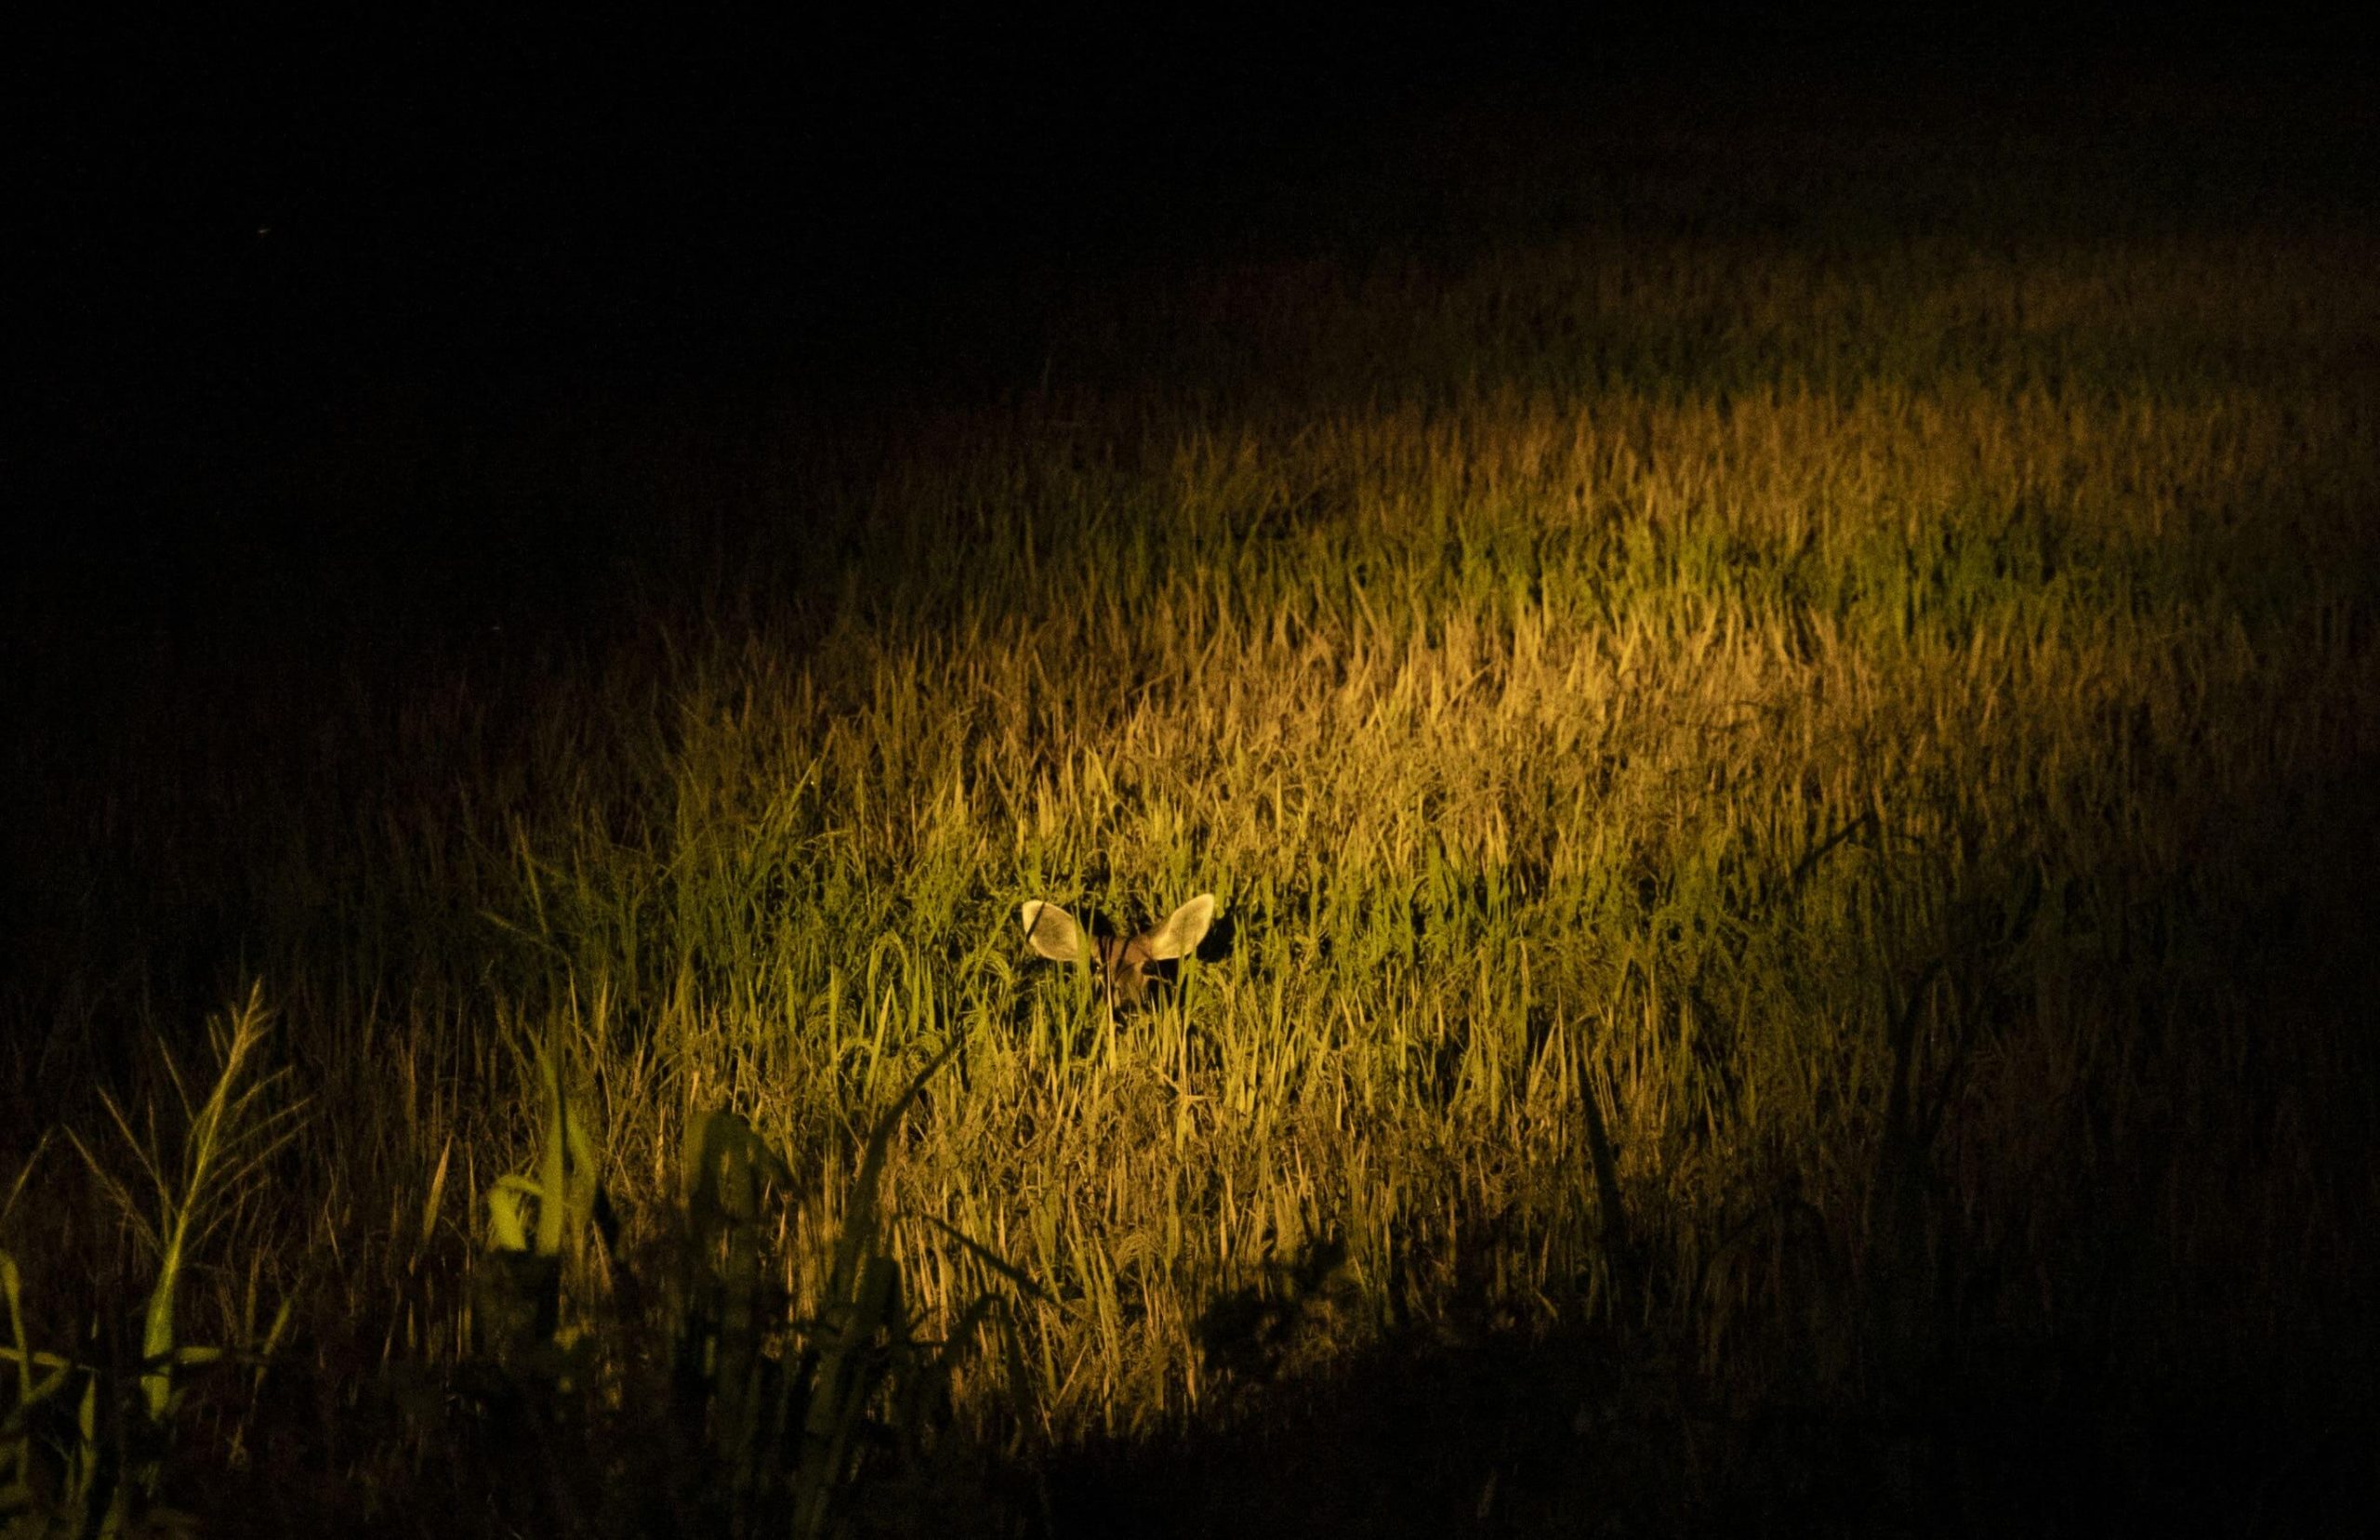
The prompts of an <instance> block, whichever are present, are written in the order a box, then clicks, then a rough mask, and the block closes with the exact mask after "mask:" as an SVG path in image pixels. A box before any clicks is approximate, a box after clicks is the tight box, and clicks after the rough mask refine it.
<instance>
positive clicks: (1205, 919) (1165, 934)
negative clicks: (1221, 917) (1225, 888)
mask: <svg viewBox="0 0 2380 1540" xmlns="http://www.w3.org/2000/svg"><path fill="white" fill-rule="evenodd" d="M1214 923H1215V895H1213V894H1212V893H1201V894H1199V895H1198V896H1197V898H1195V899H1192V900H1191V901H1190V902H1188V903H1185V904H1183V906H1182V907H1181V908H1179V909H1177V910H1175V911H1174V912H1173V913H1172V914H1170V915H1167V916H1166V917H1165V923H1164V924H1163V925H1160V926H1158V927H1157V928H1156V929H1155V930H1152V931H1150V932H1149V933H1148V934H1147V935H1146V936H1144V937H1143V938H1142V940H1144V941H1146V942H1147V943H1148V949H1149V955H1150V956H1151V957H1154V958H1156V959H1157V961H1159V962H1163V961H1165V960H1166V959H1168V958H1170V957H1186V956H1188V955H1189V954H1191V953H1193V952H1196V951H1197V950H1198V943H1199V942H1200V941H1204V940H1206V938H1207V928H1208V927H1209V926H1210V925H1212V924H1214Z"/></svg>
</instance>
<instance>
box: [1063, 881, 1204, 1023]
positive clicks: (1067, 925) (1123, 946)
mask: <svg viewBox="0 0 2380 1540" xmlns="http://www.w3.org/2000/svg"><path fill="white" fill-rule="evenodd" d="M1018 917H1019V918H1020V919H1022V920H1023V921H1024V922H1025V941H1026V943H1027V944H1028V945H1030V946H1031V947H1032V948H1033V950H1034V951H1036V952H1038V953H1039V954H1041V955H1042V956H1044V957H1047V958H1049V959H1050V960H1051V962H1053V963H1075V962H1089V963H1091V964H1092V965H1094V966H1093V967H1092V969H1091V982H1092V984H1093V986H1094V987H1095V988H1097V989H1098V990H1100V991H1101V992H1102V993H1103V994H1104V995H1105V997H1106V998H1107V1000H1108V1001H1109V1003H1110V1004H1111V1005H1113V1006H1117V1007H1126V1008H1129V1007H1133V1006H1137V1005H1139V1004H1141V1003H1142V1002H1143V1001H1144V999H1145V998H1147V995H1148V990H1149V986H1150V985H1151V984H1152V983H1157V982H1160V981H1163V980H1164V979H1165V978H1166V977H1167V974H1166V972H1165V970H1164V968H1163V967H1162V965H1163V964H1166V963H1170V962H1171V961H1173V960H1174V959H1175V958H1177V957H1186V956H1188V955H1189V954H1191V953H1193V952H1195V951H1197V948H1198V943H1199V942H1200V941H1203V940H1205V939H1206V935H1207V928H1208V927H1209V926H1210V925H1212V924H1213V923H1214V920H1215V895H1213V894H1212V893H1201V894H1199V895H1198V896H1197V898H1195V899H1192V900H1191V901H1190V902H1187V903H1185V904H1183V906H1182V907H1181V908H1179V909H1176V910H1175V911H1174V912H1173V913H1172V914H1170V915H1167V916H1166V917H1165V923H1164V924H1163V925H1160V926H1158V927H1157V928H1154V929H1151V930H1144V931H1142V932H1141V933H1140V934H1139V935H1137V936H1133V937H1131V938H1129V939H1128V938H1126V937H1123V936H1094V935H1091V934H1090V933H1089V932H1088V931H1086V930H1085V929H1084V928H1083V927H1082V926H1080V925H1078V924H1077V923H1076V922H1075V917H1074V916H1073V915H1069V914H1067V913H1066V912H1065V911H1064V909H1061V908H1059V907H1058V906H1057V905H1056V904H1054V903H1051V902H1048V901H1047V900H1045V899H1027V900H1025V904H1024V906H1023V908H1022V909H1020V910H1019V911H1018Z"/></svg>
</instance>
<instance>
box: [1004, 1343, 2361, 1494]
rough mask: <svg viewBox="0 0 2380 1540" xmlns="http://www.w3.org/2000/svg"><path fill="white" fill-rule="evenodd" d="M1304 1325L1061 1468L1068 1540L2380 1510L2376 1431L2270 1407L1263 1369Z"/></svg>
mask: <svg viewBox="0 0 2380 1540" xmlns="http://www.w3.org/2000/svg"><path fill="white" fill-rule="evenodd" d="M1302 1319H1303V1314H1302V1310H1300V1309H1299V1308H1297V1307H1295V1306H1289V1307H1283V1306H1280V1305H1278V1304H1276V1305H1273V1306H1262V1307H1260V1306H1253V1305H1250V1303H1249V1302H1248V1301H1246V1300H1242V1299H1239V1298H1238V1297H1237V1296H1234V1297H1233V1298H1231V1299H1227V1300H1222V1301H1218V1303H1217V1305H1216V1307H1215V1308H1213V1309H1211V1310H1210V1311H1209V1313H1208V1318H1207V1320H1206V1321H1204V1322H1202V1324H1201V1331H1202V1334H1204V1335H1205V1336H1207V1337H1208V1339H1209V1340H1210V1341H1212V1342H1215V1343H1217V1344H1219V1345H1221V1346H1222V1347H1223V1350H1225V1351H1226V1352H1229V1353H1237V1354H1240V1355H1242V1356H1241V1357H1240V1358H1239V1359H1236V1360H1235V1361H1234V1362H1246V1363H1248V1364H1249V1365H1250V1367H1251V1368H1252V1369H1253V1370H1254V1371H1255V1374H1256V1377H1255V1378H1254V1379H1252V1380H1250V1381H1249V1382H1246V1383H1243V1384H1242V1385H1241V1386H1240V1387H1239V1394H1237V1395H1236V1396H1234V1397H1232V1398H1229V1399H1228V1400H1227V1402H1226V1403H1225V1405H1224V1407H1223V1410H1222V1411H1221V1412H1220V1413H1215V1412H1212V1411H1211V1410H1210V1409H1207V1408H1202V1411H1201V1414H1200V1415H1199V1416H1198V1417H1197V1419H1196V1420H1194V1421H1193V1422H1192V1423H1191V1424H1190V1425H1189V1426H1188V1427H1186V1428H1179V1429H1176V1430H1173V1431H1170V1432H1169V1433H1166V1434H1163V1435H1160V1436H1157V1437H1152V1438H1145V1439H1139V1440H1132V1439H1115V1440H1100V1441H1091V1442H1087V1443H1085V1444H1083V1445H1080V1446H1078V1447H1075V1448H1073V1449H1070V1450H1067V1451H1064V1452H1063V1453H1062V1454H1060V1455H1058V1456H1057V1457H1055V1458H1054V1459H1053V1461H1052V1462H1051V1465H1050V1467H1049V1468H1048V1472H1047V1474H1048V1490H1049V1493H1050V1501H1051V1520H1052V1524H1053V1530H1052V1533H1061V1534H1117V1535H1121V1534H1131V1535H1139V1536H1152V1537H1155V1536H1175V1535H1179V1536H1193V1535H1215V1534H1268V1535H1269V1534H1281V1535H1340V1534H1346V1535H1372V1536H1395V1535H1414V1536H1421V1535H1428V1536H1448V1535H1514V1536H1523V1535H1601V1534H1611V1535H1620V1534H1635V1535H1686V1534H1705V1533H1835V1534H1883V1533H1939V1534H1978V1535H1980V1534H1998V1533H2091V1532H2093V1531H2096V1530H2104V1529H2105V1528H2107V1527H2108V1526H2109V1525H2110V1524H2112V1525H2115V1526H2117V1527H2118V1528H2119V1529H2128V1528H2130V1527H2131V1526H2133V1525H2135V1524H2145V1523H2159V1524H2163V1525H2171V1526H2173V1527H2175V1528H2193V1527H2199V1526H2200V1525H2203V1524H2204V1523H2205V1522H2206V1521H2207V1520H2210V1519H2212V1520H2215V1531H2211V1533H2212V1532H2228V1533H2340V1534H2346V1533H2358V1526H2359V1525H2360V1523H2361V1522H2362V1521H2363V1519H2364V1516H2366V1515H2368V1513H2369V1512H2370V1511H2371V1505H2372V1503H2373V1501H2374V1500H2375V1498H2380V1482H2376V1481H2375V1472H2374V1470H2373V1464H2372V1461H2371V1458H2370V1454H2369V1451H2370V1448H2371V1447H2372V1440H2373V1431H2374V1428H2373V1425H2372V1423H2371V1422H2370V1420H2369V1419H2368V1418H2367V1419H2366V1420H2364V1421H2363V1422H2361V1423H2360V1424H2359V1423H2356V1422H2354V1421H2352V1420H2349V1421H2347V1422H2341V1421H2338V1420H2335V1419H2334V1418H2332V1417H2330V1416H2329V1415H2327V1414H2326V1413H2325V1412H2321V1411H2318V1410H2316V1409H2314V1408H2310V1407H2309V1408H2304V1409H2300V1410H2298V1411H2296V1412H2294V1413H2290V1414H2287V1415H2276V1409H2275V1408H2274V1407H2273V1406H2272V1405H2270V1404H2262V1405H2260V1404H2259V1402H2260V1401H2261V1399H2262V1398H2258V1397H2254V1396H2251V1397H2249V1398H2247V1399H2244V1400H2241V1401H2240V1402H2196V1401H2192V1400H2188V1399H2187V1398H2180V1397H2173V1398H2167V1397H2160V1396H2158V1395H2156V1394H2155V1393H2153V1392H2149V1391H2145V1390H2143V1389H2141V1388H2135V1387H2125V1386H2117V1385H2106V1386H2100V1387H2096V1388H2093V1389H2092V1390H2091V1391H2090V1392H2089V1393H2087V1394H2084V1395H2079V1396H2078V1395H2069V1396H2061V1397H2058V1398H2056V1399H2055V1400H2053V1401H2051V1402H2035V1401H2032V1400H2029V1399H2026V1398H2023V1397H2017V1396H2011V1395H2006V1394H1998V1395H1995V1394H1993V1393H1991V1392H1990V1390H1989V1389H1982V1388H1967V1389H1964V1390H1962V1391H1959V1392H1955V1393H1954V1392H1950V1391H1945V1392H1944V1393H1943V1394H1942V1395H1941V1396H1939V1397H1938V1398H1937V1399H1936V1400H1935V1401H1933V1402H1929V1403H1927V1404H1925V1405H1923V1406H1920V1407H1917V1408H1913V1409H1910V1410H1906V1411H1902V1412H1899V1413H1896V1414H1893V1415H1886V1414H1884V1413H1883V1412H1881V1411H1879V1410H1877V1409H1876V1408H1874V1407H1872V1406H1868V1405H1862V1404H1859V1403H1857V1402H1815V1403H1807V1404H1787V1403H1783V1402H1767V1403H1754V1404H1751V1405H1744V1404H1740V1403H1737V1402H1733V1401H1732V1400H1731V1398H1729V1397H1728V1396H1727V1395H1726V1391H1725V1386H1724V1383H1723V1375H1711V1374H1703V1373H1699V1372H1698V1371H1696V1370H1693V1369H1691V1368H1688V1367H1684V1366H1682V1365H1684V1364H1685V1363H1686V1362H1687V1361H1686V1359H1684V1358H1683V1357H1682V1356H1681V1355H1679V1354H1678V1353H1677V1352H1675V1351H1673V1350H1672V1349H1671V1348H1670V1347H1669V1346H1667V1345H1663V1344H1659V1343H1655V1342H1652V1341H1650V1340H1648V1339H1646V1338H1642V1337H1631V1336H1625V1335H1622V1334H1620V1333H1616V1332H1613V1331H1610V1330H1607V1329H1603V1328H1579V1329H1571V1330H1565V1331H1558V1332H1555V1333H1553V1334H1551V1335H1547V1336H1532V1335H1530V1334H1526V1333H1522V1332H1518V1331H1512V1330H1504V1331H1488V1332H1481V1333H1476V1334H1463V1333H1461V1332H1459V1331H1448V1330H1446V1329H1444V1328H1438V1329H1433V1330H1407V1331H1402V1332H1399V1333H1395V1334H1393V1335H1392V1336H1389V1337H1388V1338H1387V1339H1385V1340H1382V1341H1381V1342H1379V1343H1378V1344H1377V1345H1375V1346H1373V1347H1371V1348H1369V1349H1366V1350H1363V1351H1361V1352H1357V1353H1354V1354H1349V1355H1344V1356H1340V1357H1337V1358H1335V1359H1333V1360H1332V1361H1330V1362H1329V1364H1328V1365H1327V1366H1317V1367H1315V1368H1313V1369H1311V1370H1309V1371H1308V1372H1305V1373H1301V1374H1283V1375H1278V1376H1277V1377H1268V1376H1270V1375H1272V1371H1273V1370H1274V1369H1276V1368H1277V1367H1278V1366H1279V1365H1280V1364H1282V1363H1283V1362H1287V1361H1288V1360H1289V1359H1290V1358H1292V1357H1294V1356H1295V1353H1294V1348H1293V1346H1292V1344H1293V1343H1294V1339H1295V1338H1296V1336H1298V1334H1299V1333H1300V1331H1301V1330H1302V1329H1303V1328H1302V1325H1301V1322H1302ZM1210 1350H1211V1349H1210ZM2185 1519H2188V1520H2196V1523H2194V1524H2189V1525H2185V1524H2182V1523H2181V1520H2185Z"/></svg>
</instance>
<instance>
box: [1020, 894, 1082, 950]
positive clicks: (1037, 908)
mask: <svg viewBox="0 0 2380 1540" xmlns="http://www.w3.org/2000/svg"><path fill="white" fill-rule="evenodd" d="M1018 917H1019V918H1020V919H1022V920H1024V922H1025V942H1026V944H1028V945H1029V946H1031V947H1032V948H1033V950H1034V951H1036V952H1038V953H1039V954H1041V955H1043V956H1044V957H1047V958H1049V959H1050V960H1051V962H1053V963H1071V962H1074V961H1076V960H1078V958H1080V957H1081V956H1082V927H1080V926H1078V925H1077V924H1075V917H1074V916H1073V915H1069V914H1067V913H1066V912H1065V911H1064V910H1063V909H1061V908H1059V907H1058V906H1057V905H1056V904H1054V903H1044V902H1042V901H1041V900H1039V899H1027V900H1025V907H1024V908H1023V909H1021V910H1020V911H1018Z"/></svg>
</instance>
